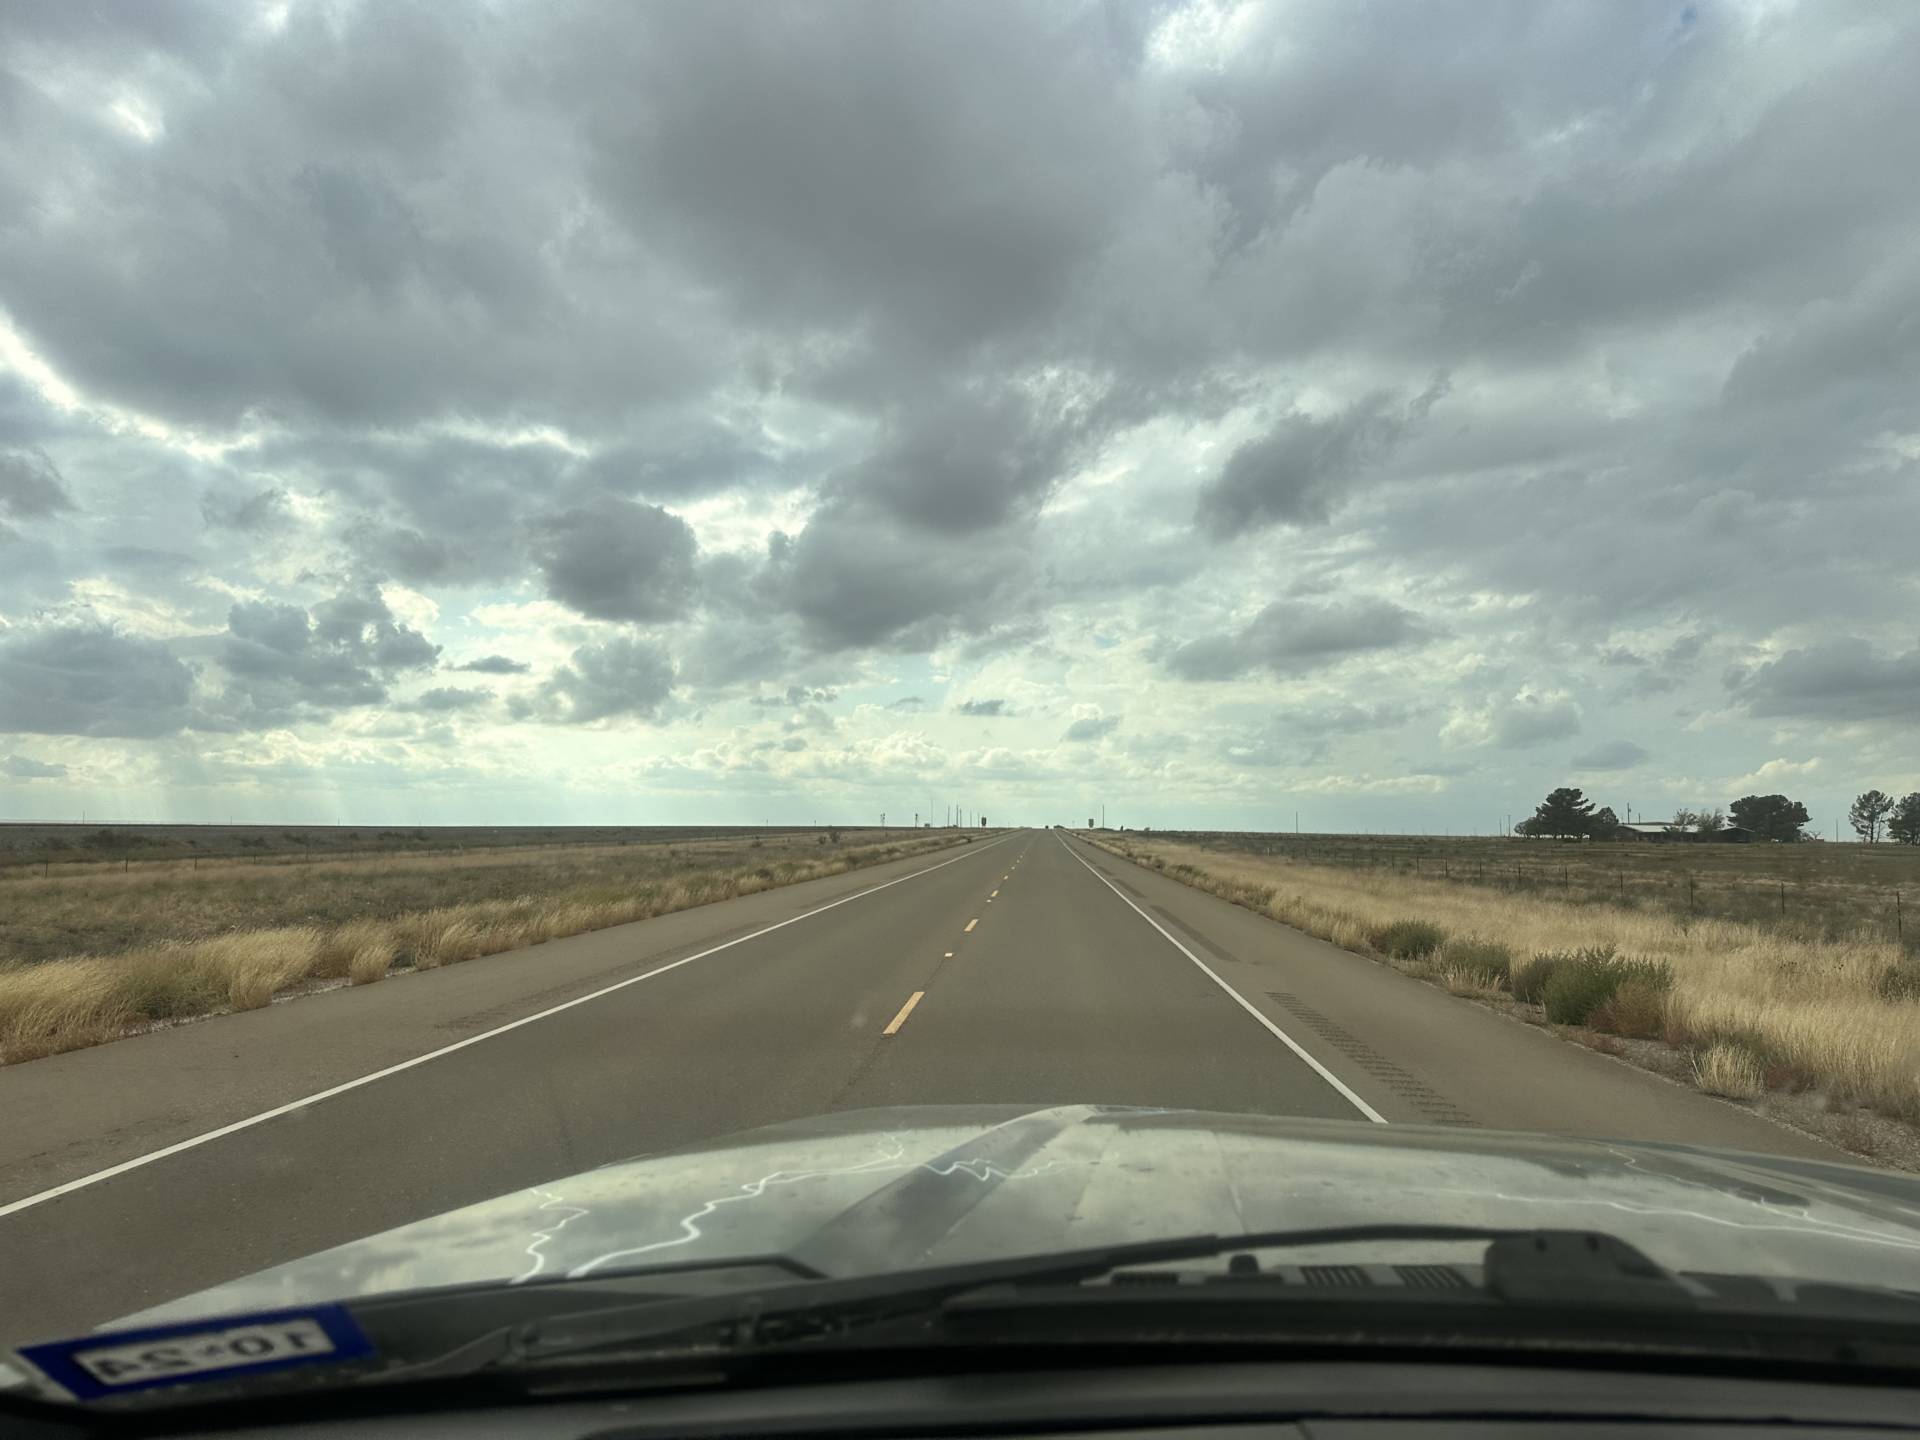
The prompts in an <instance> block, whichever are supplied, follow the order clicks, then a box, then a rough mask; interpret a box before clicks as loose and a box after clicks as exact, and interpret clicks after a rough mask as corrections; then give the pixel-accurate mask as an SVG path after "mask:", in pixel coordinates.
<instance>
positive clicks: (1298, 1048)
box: [0, 838, 1387, 1213]
mask: <svg viewBox="0 0 1920 1440" xmlns="http://www.w3.org/2000/svg"><path fill="white" fill-rule="evenodd" d="M1060 843H1061V844H1062V845H1066V848H1067V853H1068V854H1069V855H1072V856H1073V858H1074V859H1076V860H1078V861H1079V862H1080V863H1081V864H1082V865H1086V866H1087V870H1088V872H1089V873H1090V874H1092V876H1093V878H1094V879H1096V880H1098V881H1099V882H1100V883H1101V884H1102V885H1104V886H1106V887H1107V888H1108V889H1109V890H1111V891H1113V893H1114V894H1116V895H1118V896H1119V897H1120V898H1121V899H1122V900H1125V901H1126V902H1127V905H1128V907H1129V908H1131V909H1132V911H1133V912H1134V914H1136V915H1138V916H1139V917H1140V918H1141V919H1142V920H1144V921H1146V922H1147V924H1149V925H1151V926H1153V928H1154V929H1156V930H1158V931H1159V932H1160V934H1161V935H1162V936H1163V937H1165V939H1166V942H1167V943H1168V944H1169V945H1171V946H1173V948H1174V949H1176V950H1178V951H1179V952H1180V953H1181V954H1182V955H1184V956H1186V957H1187V959H1189V960H1191V961H1192V962H1193V963H1194V964H1196V965H1198V966H1199V967H1200V973H1201V974H1202V975H1205V976H1206V977H1207V978H1208V979H1209V980H1211V981H1213V983H1214V984H1216V985H1218V986H1219V987H1220V988H1221V989H1222V990H1224V991H1226V992H1227V994H1229V995H1231V996H1232V997H1233V998H1234V999H1235V1000H1236V1001H1237V1002H1239V1005H1240V1008H1241V1009H1242V1010H1244V1011H1246V1012H1247V1013H1248V1014H1249V1015H1251V1016H1252V1017H1253V1018H1254V1019H1256V1020H1258V1021H1259V1022H1260V1023H1261V1024H1262V1025H1264V1026H1266V1027H1267V1029H1268V1030H1269V1031H1271V1032H1272V1033H1273V1037H1274V1039H1276V1040H1278V1041H1279V1042H1280V1043H1281V1044H1282V1045H1284V1046H1286V1047H1287V1048H1288V1049H1289V1050H1291V1051H1293V1053H1294V1054H1296V1055H1298V1056H1299V1057H1300V1058H1301V1059H1302V1060H1304V1061H1306V1062H1307V1064H1308V1066H1309V1067H1311V1068H1312V1070H1313V1073H1314V1074H1316V1075H1318V1076H1319V1077H1320V1078H1321V1079H1322V1080H1324V1081H1326V1082H1327V1084H1329V1085H1331V1086H1332V1087H1333V1088H1334V1089H1336V1090H1338V1091H1339V1092H1340V1093H1341V1095H1342V1096H1344V1097H1345V1098H1346V1099H1347V1100H1349V1101H1350V1102H1352V1104H1353V1107H1354V1109H1356V1110H1358V1111H1359V1112H1360V1113H1361V1114H1362V1115H1364V1116H1366V1117H1367V1119H1369V1120H1371V1121H1373V1123H1374V1124H1376V1125H1385V1124H1386V1123H1387V1117H1386V1116H1384V1115H1382V1114H1381V1113H1380V1112H1379V1111H1378V1110H1376V1109H1374V1108H1373V1107H1372V1106H1371V1105H1369V1104H1367V1102H1366V1101H1364V1100H1362V1099H1361V1098H1360V1097H1359V1096H1358V1095H1356V1094H1354V1093H1353V1091H1351V1090H1349V1089H1348V1088H1347V1086H1346V1084H1345V1083H1344V1082H1343V1081H1342V1080H1341V1079H1340V1077H1339V1076H1338V1075H1335V1074H1334V1073H1333V1072H1332V1071H1331V1070H1329V1069H1327V1067H1326V1066H1324V1065H1322V1064H1321V1063H1320V1062H1319V1061H1318V1060H1316V1059H1314V1058H1313V1056H1311V1055H1309V1054H1308V1053H1307V1051H1306V1049H1305V1047H1303V1046H1302V1045H1301V1044H1300V1042H1299V1041H1297V1040H1295V1039H1294V1038H1293V1037H1292V1036H1291V1035H1289V1034H1287V1032H1286V1031H1284V1030H1282V1029H1281V1028H1280V1027H1279V1026H1278V1025H1276V1024H1274V1023H1273V1021H1271V1020H1269V1019H1268V1018H1267V1017H1266V1016H1265V1015H1263V1014H1262V1013H1261V1012H1260V1011H1259V1010H1257V1009H1255V1008H1254V1006H1253V1004H1252V1002H1250V1001H1249V1000H1248V999H1247V997H1246V996H1244V995H1242V994H1241V993H1240V992H1239V991H1238V990H1236V989H1234V988H1233V987H1232V986H1231V985H1229V984H1228V983H1227V982H1226V981H1224V980H1222V979H1221V978H1220V977H1219V976H1218V975H1216V974H1215V973H1214V970H1213V967H1212V966H1211V965H1209V964H1207V962H1206V961H1204V960H1202V959H1201V958H1200V957H1199V956H1198V955H1196V954H1194V953H1193V951H1191V950H1189V949H1188V948H1187V947H1186V946H1185V945H1183V944H1182V943H1181V942H1180V940H1179V939H1178V938H1177V937H1176V936H1175V935H1173V934H1172V933H1171V932H1170V931H1169V930H1168V929H1167V928H1166V926H1164V925H1162V924H1161V923H1160V922H1159V921H1158V920H1156V919H1154V918H1153V916H1151V915H1149V914H1148V913H1147V912H1146V911H1144V910H1142V909H1141V908H1140V907H1139V906H1138V905H1135V904H1134V903H1133V900H1132V898H1131V897H1130V896H1129V895H1128V894H1127V892H1126V891H1124V890H1122V889H1121V888H1120V887H1119V886H1118V885H1116V884H1114V883H1113V881H1111V880H1109V879H1107V877H1106V876H1104V875H1102V874H1101V873H1100V872H1099V871H1098V870H1095V869H1094V868H1093V866H1091V865H1088V864H1087V861H1086V858H1085V857H1084V856H1082V855H1079V854H1077V853H1076V852H1075V851H1074V849H1073V847H1072V846H1071V845H1067V842H1066V840H1065V839H1064V838H1062V839H1061V841H1060ZM0 1213H4V1212H0Z"/></svg>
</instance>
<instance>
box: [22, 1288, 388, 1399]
mask: <svg viewBox="0 0 1920 1440" xmlns="http://www.w3.org/2000/svg"><path fill="white" fill-rule="evenodd" d="M372 1353H373V1346H372V1344H371V1343H369V1341H368V1340H367V1337H366V1336H365V1335H364V1334H363V1333H361V1330H360V1326H359V1323H358V1322H357V1321H355V1320H354V1318H353V1316H352V1315H350V1314H349V1313H348V1312H347V1309H346V1307H345V1306H344V1305H311V1306H307V1307H305V1308H303V1309H299V1310H272V1311H267V1312H264V1313H262V1314H258V1315H227V1316H222V1317H220V1318H219V1319H216V1320H199V1321H189V1322H187V1323H185V1324H181V1325H158V1326H155V1327H153V1328H151V1329H146V1330H119V1331H110V1332H107V1333H105V1334H100V1335H89V1336H87V1337H86V1338H85V1339H84V1340H56V1341H54V1342H52V1343H50V1344H46V1345H23V1346H22V1347H21V1348H20V1354H21V1356H22V1357H24V1358H25V1359H27V1360H30V1361H32V1362H33V1363H34V1364H35V1365H36V1366H38V1367H39V1368H40V1371H41V1373H42V1374H44V1375H45V1376H46V1377H47V1378H48V1379H50V1380H53V1381H55V1382H57V1383H58V1384H60V1385H61V1386H63V1387H64V1388H65V1389H66V1390H67V1391H68V1392H69V1393H70V1394H72V1395H74V1396H75V1397H77V1398H79V1399H81V1400H99V1399H103V1398H105V1397H106V1396H109V1395H126V1394H130V1393H132V1392H134V1391H138V1390H151V1389H153V1388H154V1387H155V1386H158V1385H184V1384H192V1383H194V1382H196V1381H200V1380H210V1379H216V1378H225V1377H226V1376H229V1375H243V1374H244V1375H257V1374H261V1373H264V1372H266V1371H269V1370H285V1369H289V1368H291V1367H292V1366H295V1365H313V1364H338V1363H339V1362H341V1361H343V1360H354V1359H358V1358H359V1357H361V1356H363V1355H371V1354H372Z"/></svg>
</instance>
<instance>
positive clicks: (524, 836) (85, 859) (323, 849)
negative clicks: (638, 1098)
mask: <svg viewBox="0 0 1920 1440" xmlns="http://www.w3.org/2000/svg"><path fill="white" fill-rule="evenodd" d="M902 818H905V817H902ZM910 829H911V827H909V826H906V825H895V826H892V827H890V828H889V829H887V830H886V831H885V832H879V831H878V830H877V827H864V826H863V827H845V833H846V834H847V835H848V836H852V835H855V834H859V835H863V836H864V835H867V834H868V833H869V831H870V830H872V831H873V832H874V833H884V834H885V835H886V836H887V837H888V838H890V839H900V838H904V837H905V836H906V834H907V833H908V832H909V830H910ZM840 833H841V827H836V826H827V825H806V826H799V825H772V826H760V825H405V826H383V825H100V824H85V823H75V824H46V823H36V822H29V821H8V822H0V875H4V874H6V873H7V872H8V871H10V870H17V871H20V872H25V871H28V870H32V871H35V872H40V873H46V872H47V871H48V870H49V869H50V870H51V873H52V874H55V875H57V874H59V873H61V870H62V868H63V867H66V868H68V869H74V868H77V867H81V866H97V865H100V864H102V863H103V862H110V863H111V864H112V866H113V867H114V868H116V869H121V868H126V869H133V868H137V867H140V866H142V865H145V866H154V865H157V864H159V863H161V862H174V861H179V862H184V863H185V864H186V865H187V866H189V867H190V866H192V865H195V864H205V863H207V862H209V861H213V860H248V861H255V862H261V863H265V862H273V861H278V862H280V863H304V862H307V861H311V860H316V859H328V858H333V859H339V858H344V857H351V856H370V855H405V854H416V855H458V854H465V853H470V852H472V851H476V850H515V849H519V850H552V849H569V848H580V847H583V846H610V845H677V844H688V843H695V842H700V841H718V842H722V843H741V844H744V843H747V842H748V841H751V840H753V839H756V838H759V839H767V838H772V837H793V839H794V840H795V841H796V842H797V843H819V842H820V841H822V840H823V839H827V838H828V837H830V836H832V835H838V834H840Z"/></svg>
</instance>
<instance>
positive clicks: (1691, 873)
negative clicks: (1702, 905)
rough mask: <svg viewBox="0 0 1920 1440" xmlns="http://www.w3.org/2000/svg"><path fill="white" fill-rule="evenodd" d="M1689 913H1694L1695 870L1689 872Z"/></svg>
mask: <svg viewBox="0 0 1920 1440" xmlns="http://www.w3.org/2000/svg"><path fill="white" fill-rule="evenodd" d="M1687 914H1689V915H1691V914H1693V872H1692V871H1691V870H1689V871H1688V872H1687Z"/></svg>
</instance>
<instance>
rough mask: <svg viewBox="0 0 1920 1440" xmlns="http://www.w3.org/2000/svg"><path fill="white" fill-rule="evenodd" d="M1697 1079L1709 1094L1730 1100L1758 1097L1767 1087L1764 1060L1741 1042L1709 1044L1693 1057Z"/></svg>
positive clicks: (1695, 1080)
mask: <svg viewBox="0 0 1920 1440" xmlns="http://www.w3.org/2000/svg"><path fill="white" fill-rule="evenodd" d="M1693 1083H1694V1084H1696V1085H1698V1086H1699V1087H1700V1088H1701V1089H1702V1090H1704V1091H1706V1092H1707V1094H1709V1095H1724V1096H1726V1097H1727V1098H1728V1099H1729V1100H1752V1099H1756V1098H1757V1097H1758V1096H1759V1095H1760V1093H1761V1091H1762V1090H1764V1089H1765V1088H1766V1087H1765V1085H1764V1084H1763V1082H1762V1079H1761V1067H1760V1061H1759V1060H1758V1059H1757V1058H1756V1057H1755V1056H1754V1054H1753V1052H1751V1051H1750V1050H1748V1049H1746V1048H1745V1047H1744V1046H1741V1045H1733V1044H1727V1043H1721V1044H1718V1045H1709V1046H1708V1047H1707V1048H1706V1049H1705V1050H1702V1051H1701V1052H1700V1053H1699V1054H1698V1055H1696V1056H1694V1059H1693Z"/></svg>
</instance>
